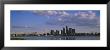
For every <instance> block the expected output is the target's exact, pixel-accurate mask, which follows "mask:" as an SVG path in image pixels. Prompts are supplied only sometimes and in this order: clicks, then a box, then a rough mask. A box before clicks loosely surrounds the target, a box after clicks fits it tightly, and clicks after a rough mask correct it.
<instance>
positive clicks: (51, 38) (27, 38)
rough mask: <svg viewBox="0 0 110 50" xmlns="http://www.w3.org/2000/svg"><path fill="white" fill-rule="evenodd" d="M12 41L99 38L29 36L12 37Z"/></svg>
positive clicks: (91, 37) (93, 38) (92, 37)
mask: <svg viewBox="0 0 110 50" xmlns="http://www.w3.org/2000/svg"><path fill="white" fill-rule="evenodd" d="M11 39H12V40H17V39H18V40H19V39H21V40H100V36H31V37H13V38H11Z"/></svg>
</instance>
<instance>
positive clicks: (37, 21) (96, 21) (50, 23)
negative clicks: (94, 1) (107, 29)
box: [11, 10, 100, 32]
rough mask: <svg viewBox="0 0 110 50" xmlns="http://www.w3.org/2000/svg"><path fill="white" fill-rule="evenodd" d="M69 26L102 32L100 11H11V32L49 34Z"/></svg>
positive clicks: (80, 29) (80, 30)
mask: <svg viewBox="0 0 110 50" xmlns="http://www.w3.org/2000/svg"><path fill="white" fill-rule="evenodd" d="M65 26H68V27H71V28H74V29H76V32H100V11H99V10H11V32H49V31H50V30H61V29H62V28H63V27H65Z"/></svg>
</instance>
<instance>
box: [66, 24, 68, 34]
mask: <svg viewBox="0 0 110 50" xmlns="http://www.w3.org/2000/svg"><path fill="white" fill-rule="evenodd" d="M66 34H68V27H67V26H66Z"/></svg>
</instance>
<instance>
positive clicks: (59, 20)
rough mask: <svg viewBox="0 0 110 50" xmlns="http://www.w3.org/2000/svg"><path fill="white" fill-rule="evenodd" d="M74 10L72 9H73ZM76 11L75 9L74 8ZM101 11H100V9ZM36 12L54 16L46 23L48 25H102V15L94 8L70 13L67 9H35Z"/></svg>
mask: <svg viewBox="0 0 110 50" xmlns="http://www.w3.org/2000/svg"><path fill="white" fill-rule="evenodd" d="M68 11H70V10H68ZM71 11H72V10H71ZM73 11H74V10H73ZM99 12H100V11H99ZM34 13H36V14H40V15H42V16H46V17H54V19H52V20H51V19H50V20H51V21H50V20H49V21H47V23H46V24H48V25H68V24H71V25H76V26H91V27H97V26H99V25H100V17H98V16H96V12H94V11H92V10H90V11H89V10H87V11H86V10H85V11H76V12H74V13H73V12H72V13H69V12H67V10H36V11H35V10H34Z"/></svg>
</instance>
